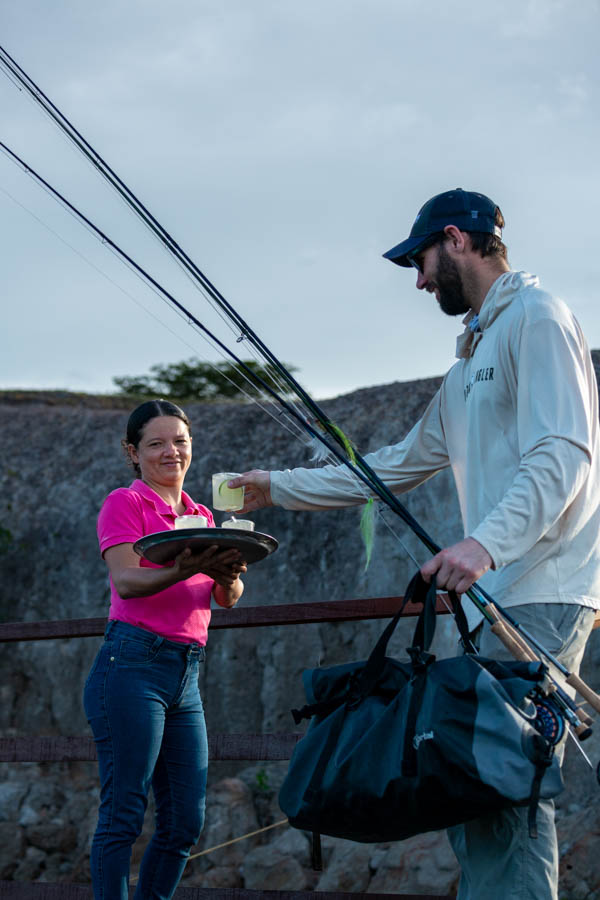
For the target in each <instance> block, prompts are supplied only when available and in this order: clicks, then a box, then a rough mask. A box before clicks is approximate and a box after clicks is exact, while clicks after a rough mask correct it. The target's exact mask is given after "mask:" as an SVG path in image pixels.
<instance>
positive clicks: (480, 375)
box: [465, 366, 494, 402]
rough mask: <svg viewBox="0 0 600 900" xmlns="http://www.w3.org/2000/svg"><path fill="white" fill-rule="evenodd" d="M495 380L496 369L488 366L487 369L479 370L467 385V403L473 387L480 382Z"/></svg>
mask: <svg viewBox="0 0 600 900" xmlns="http://www.w3.org/2000/svg"><path fill="white" fill-rule="evenodd" d="M493 380H494V367H493V366H488V367H487V368H486V369H477V371H476V372H474V373H473V374H472V375H471V377H470V378H469V380H468V382H467V384H466V385H465V402H466V400H467V398H468V396H469V394H470V393H471V390H472V389H473V385H475V384H477V382H478V381H493Z"/></svg>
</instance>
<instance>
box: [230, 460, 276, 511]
mask: <svg viewBox="0 0 600 900" xmlns="http://www.w3.org/2000/svg"><path fill="white" fill-rule="evenodd" d="M228 484H229V487H232V488H236V487H242V486H243V487H244V506H243V508H242V509H241V510H240V512H242V513H247V512H252V510H254V509H262V508H263V506H273V501H272V500H271V473H270V472H266V471H265V470H264V469H252V471H251V472H244V474H243V475H239V476H238V477H237V478H232V479H231V481H230V482H228Z"/></svg>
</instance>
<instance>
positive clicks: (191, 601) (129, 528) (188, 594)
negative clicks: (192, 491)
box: [98, 480, 215, 646]
mask: <svg viewBox="0 0 600 900" xmlns="http://www.w3.org/2000/svg"><path fill="white" fill-rule="evenodd" d="M181 497H182V500H183V502H184V503H185V507H186V508H185V512H184V515H194V514H200V515H203V516H206V518H207V519H208V527H209V528H214V527H215V522H214V519H213V516H212V513H211V511H210V510H209V509H207V508H206V506H202V505H200V504H198V503H194V501H193V500H192V499H191V497H189V496H188V495H187V494H186V493H185V492H184V491H182V494H181ZM176 517H177V513H176V512H175V511H174V510H173V508H172V507H171V506H169V504H168V503H166V502H165V501H164V500H163V499H162V497H160V496H159V495H158V494H157V493H156V492H155V491H153V490H152V488H150V487H148V485H147V484H144V482H143V481H139V480H136V481H134V482H133V483H132V484H131V485H130V486H129V487H128V488H117V490H116V491H113V492H112V493H111V494H109V495H108V497H107V498H106V500H105V501H104V503H103V504H102V509H101V510H100V514H99V516H98V541H99V543H100V551H101V553H102V555H104V552H105V551H106V550H108V548H109V547H114V546H116V545H117V544H135V542H136V541H137V540H139V538H141V537H143V536H144V535H146V534H154V533H155V532H157V531H167V530H168V529H172V528H174V527H175V524H174V523H175V519H176ZM140 566H142V567H143V568H149V569H160V568H162V566H158V565H156V564H155V563H152V562H149V561H148V560H146V559H143V558H142V559H140ZM213 584H214V581H213V580H212V578H209V577H208V575H202V574H200V575H192V576H191V578H188V579H186V580H185V581H180V582H178V584H174V585H173V586H172V587H168V588H165V589H164V591H160V593H158V594H149V595H148V596H147V597H130V598H129V599H127V600H125V599H123V597H120V596H119V594H118V593H117V591H116V590H115V586H114V584H113V580H112V578H110V613H109V619H118V620H119V621H120V622H129V624H130V625H137V626H138V628H145V629H146V631H153V632H154V633H155V634H159V635H161V637H166V638H168V639H169V640H171V641H182V642H183V643H186V644H190V643H192V642H194V641H195V642H196V643H197V644H201V645H202V646H204V644H206V638H207V632H208V624H209V622H210V596H211V592H212V588H213Z"/></svg>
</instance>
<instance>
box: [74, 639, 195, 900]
mask: <svg viewBox="0 0 600 900" xmlns="http://www.w3.org/2000/svg"><path fill="white" fill-rule="evenodd" d="M203 659H204V647H201V646H200V645H199V644H182V643H177V642H175V641H169V640H167V639H166V638H161V637H159V636H158V635H155V634H153V633H152V632H150V631H145V630H144V629H142V628H136V627H134V626H133V625H128V624H126V623H125V622H117V621H111V622H109V623H108V626H107V628H106V632H105V640H104V644H103V645H102V647H101V648H100V650H99V652H98V655H97V656H96V659H95V661H94V665H93V666H92V670H91V672H90V674H89V676H88V679H87V681H86V684H85V690H84V706H85V711H86V715H87V718H88V722H89V723H90V726H91V728H92V731H93V733H94V740H95V743H96V749H97V753H98V765H99V770H100V810H99V815H98V825H97V828H96V833H95V834H94V839H93V842H92V853H91V871H92V884H93V886H94V897H95V898H96V900H126V898H127V896H128V884H129V865H130V860H131V848H132V846H133V844H134V842H135V840H136V838H137V837H138V835H139V834H140V832H141V830H142V823H143V820H144V812H145V810H146V806H147V802H148V791H149V789H150V785H152V790H153V792H154V797H155V800H156V830H155V832H154V835H153V837H152V840H151V841H150V844H149V845H148V848H147V849H146V852H145V854H144V858H143V860H142V865H141V869H140V877H139V882H138V885H137V890H136V892H135V898H136V900H149V898H152V900H168V898H171V897H172V896H173V894H174V892H175V888H176V887H177V884H178V882H179V879H180V878H181V875H182V873H183V870H184V868H185V864H186V861H187V858H188V856H189V853H190V848H191V847H192V846H193V845H194V844H195V843H196V841H197V840H198V837H199V835H200V832H201V831H202V826H203V824H204V803H205V797H206V772H207V767H208V743H207V738H206V725H205V722H204V710H203V708H202V701H201V699H200V692H199V690H198V666H199V663H200V661H201V660H203Z"/></svg>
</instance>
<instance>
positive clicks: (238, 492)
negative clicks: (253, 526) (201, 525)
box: [212, 472, 244, 512]
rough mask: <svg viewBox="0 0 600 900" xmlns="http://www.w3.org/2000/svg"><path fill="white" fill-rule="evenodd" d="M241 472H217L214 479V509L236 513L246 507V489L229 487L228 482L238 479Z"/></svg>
mask: <svg viewBox="0 0 600 900" xmlns="http://www.w3.org/2000/svg"><path fill="white" fill-rule="evenodd" d="M238 475H239V472H217V474H216V475H213V477H212V492H213V503H212V505H213V509H221V510H225V511H227V512H235V511H236V510H239V509H242V507H243V505H244V488H243V487H238V488H230V487H227V482H228V481H231V479H232V478H237V477H238Z"/></svg>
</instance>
